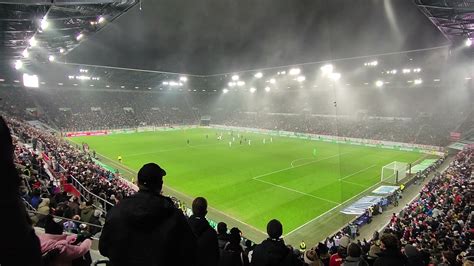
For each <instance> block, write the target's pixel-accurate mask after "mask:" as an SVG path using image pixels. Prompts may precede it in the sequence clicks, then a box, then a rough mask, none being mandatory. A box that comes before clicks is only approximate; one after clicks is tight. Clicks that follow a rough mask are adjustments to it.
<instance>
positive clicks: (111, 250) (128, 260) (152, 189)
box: [99, 163, 197, 266]
mask: <svg viewBox="0 0 474 266" xmlns="http://www.w3.org/2000/svg"><path fill="white" fill-rule="evenodd" d="M165 175H166V172H165V170H163V169H162V168H161V167H160V166H159V165H157V164H155V163H148V164H145V165H144V166H143V167H142V168H141V169H140V171H138V177H137V179H138V187H139V191H138V192H137V193H135V194H133V195H131V196H130V197H128V198H124V199H123V200H121V201H120V202H119V203H118V204H117V205H115V206H114V207H113V208H112V209H111V210H110V211H109V212H108V213H107V217H106V219H105V224H104V227H103V230H102V234H101V236H100V240H99V251H100V253H101V254H102V255H103V256H105V257H108V258H109V260H110V262H109V264H108V265H112V266H118V265H127V266H128V265H130V266H132V265H133V266H141V265H143V266H145V265H196V250H197V247H196V238H195V236H194V234H193V231H192V230H191V228H190V227H189V224H188V222H187V220H186V217H185V216H184V214H183V212H182V211H180V210H179V209H177V208H176V207H175V205H174V203H173V201H172V200H171V199H170V198H168V197H165V196H163V195H161V189H162V186H163V176H165Z"/></svg>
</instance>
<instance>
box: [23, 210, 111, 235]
mask: <svg viewBox="0 0 474 266" xmlns="http://www.w3.org/2000/svg"><path fill="white" fill-rule="evenodd" d="M27 212H28V213H33V214H40V215H44V216H45V217H46V216H48V214H44V213H40V212H37V211H32V210H28V211H27ZM49 215H51V216H53V218H57V219H61V220H66V221H72V222H77V223H81V224H86V225H88V226H93V227H97V228H99V229H101V230H102V228H103V226H101V225H97V224H91V223H87V222H83V221H80V220H73V219H69V218H66V217H62V216H57V215H53V214H49Z"/></svg>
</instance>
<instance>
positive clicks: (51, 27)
mask: <svg viewBox="0 0 474 266" xmlns="http://www.w3.org/2000/svg"><path fill="white" fill-rule="evenodd" d="M137 3H138V0H94V1H92V0H0V63H1V65H2V66H5V65H10V66H11V65H12V64H13V62H15V61H16V60H21V62H22V63H23V64H25V65H27V64H29V63H30V62H31V61H35V62H38V61H39V62H45V61H48V60H54V59H58V58H59V57H61V56H63V55H65V54H68V53H69V52H70V51H71V50H73V49H74V48H75V47H76V46H78V45H79V43H81V42H82V41H83V40H84V39H86V38H87V37H89V36H90V35H92V34H94V33H96V32H98V31H100V30H101V29H103V28H104V27H105V25H107V23H109V22H111V21H113V20H115V19H116V18H117V17H119V16H120V15H121V14H123V13H124V12H126V11H127V10H128V9H130V8H131V7H133V6H134V5H135V4H137Z"/></svg>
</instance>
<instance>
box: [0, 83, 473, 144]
mask: <svg viewBox="0 0 474 266" xmlns="http://www.w3.org/2000/svg"><path fill="white" fill-rule="evenodd" d="M157 95H158V94H157V93H153V92H144V91H140V92H138V91H101V90H98V91H81V90H64V91H60V90H52V91H49V90H42V91H24V90H20V89H18V90H5V91H2V92H0V97H2V102H0V109H1V110H3V111H6V112H8V113H10V114H15V115H17V116H20V117H22V118H24V119H26V120H28V119H29V120H31V119H39V120H42V121H44V122H45V123H47V124H51V125H52V126H54V127H56V128H58V129H60V130H62V131H84V130H101V129H117V128H136V127H139V126H171V125H183V124H185V125H190V124H198V123H199V122H200V118H201V115H210V116H211V119H212V120H211V123H213V124H223V125H232V126H244V127H256V128H265V129H272V130H286V131H293V132H304V133H315V134H323V135H336V136H343V137H355V138H364V139H373V140H386V141H397V142H406V143H418V144H428V145H436V146H445V145H446V144H447V143H448V142H449V139H448V136H449V133H450V132H451V131H454V130H455V129H456V127H457V126H458V125H459V124H460V122H459V121H457V120H455V119H446V118H439V117H437V116H431V117H429V116H420V115H419V114H417V113H413V114H411V116H409V117H403V118H398V119H397V118H390V119H385V118H380V117H379V118H376V117H375V118H374V117H369V116H370V115H373V116H376V115H377V114H368V113H363V114H356V113H350V114H349V115H345V116H344V115H340V116H338V117H337V118H336V117H334V116H330V115H314V114H312V113H310V112H308V111H304V109H301V108H300V110H297V109H295V108H289V107H288V108H286V109H285V108H284V106H286V105H284V104H283V105H272V107H271V108H269V107H265V108H263V107H262V109H255V108H250V107H249V110H253V111H252V112H248V111H245V110H247V109H246V107H245V104H244V103H243V102H242V103H240V105H238V106H237V107H236V106H234V105H229V106H228V107H227V108H225V107H224V108H223V107H217V106H215V105H213V104H212V102H210V101H211V100H212V99H206V98H199V97H197V96H193V97H192V96H189V95H179V94H177V95H171V94H170V95H158V96H157ZM27 109H28V110H29V111H26V110H27ZM323 114H324V113H323ZM329 114H330V113H329ZM463 128H464V127H463Z"/></svg>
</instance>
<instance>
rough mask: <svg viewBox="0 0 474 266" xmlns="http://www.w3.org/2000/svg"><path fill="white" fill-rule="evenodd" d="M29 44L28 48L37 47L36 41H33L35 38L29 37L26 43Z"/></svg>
mask: <svg viewBox="0 0 474 266" xmlns="http://www.w3.org/2000/svg"><path fill="white" fill-rule="evenodd" d="M28 42H29V43H30V46H31V47H35V46H36V45H38V41H37V40H36V39H35V37H34V36H33V37H31V39H30V40H29V41H28Z"/></svg>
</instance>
